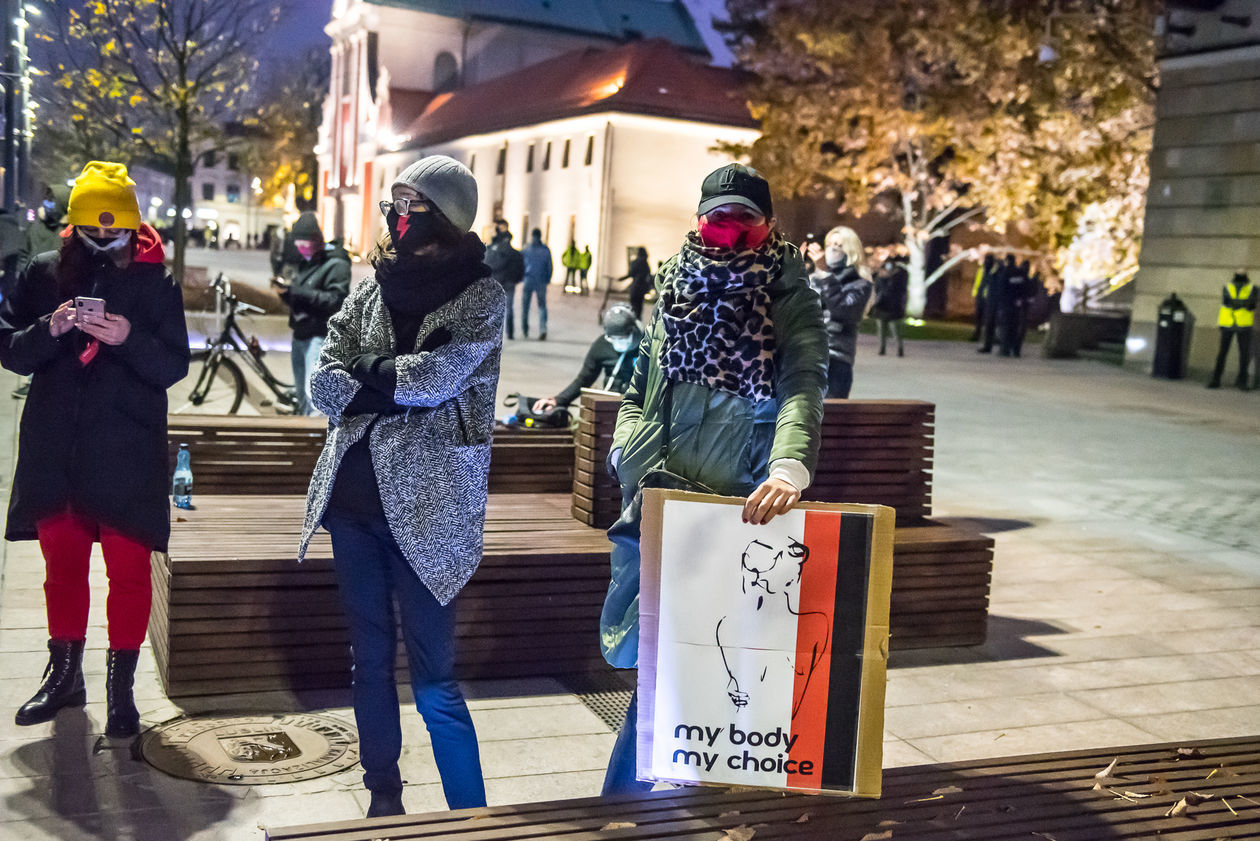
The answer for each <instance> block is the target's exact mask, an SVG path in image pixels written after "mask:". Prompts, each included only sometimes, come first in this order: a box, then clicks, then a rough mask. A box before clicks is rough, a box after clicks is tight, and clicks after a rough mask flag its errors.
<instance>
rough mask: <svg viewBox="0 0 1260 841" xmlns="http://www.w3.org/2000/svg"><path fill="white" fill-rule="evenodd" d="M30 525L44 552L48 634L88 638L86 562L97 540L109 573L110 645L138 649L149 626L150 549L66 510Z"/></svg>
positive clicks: (108, 610) (151, 587)
mask: <svg viewBox="0 0 1260 841" xmlns="http://www.w3.org/2000/svg"><path fill="white" fill-rule="evenodd" d="M35 528H36V531H37V532H38V533H39V548H40V551H41V552H43V554H44V569H45V574H44V601H45V604H46V605H47V608H48V635H49V636H50V637H52V638H53V639H58V640H81V639H85V638H86V637H87V622H88V604H89V602H90V596H89V589H88V564H89V562H90V560H91V557H92V544H93V543H95V542H96V541H97V540H99V541H100V543H101V553H102V554H103V555H104V556H105V574H106V575H107V576H108V577H109V596H108V597H107V598H106V600H105V616H106V618H107V619H108V621H109V647H110V648H113V649H116V650H138V649H139V648H140V646H141V644H142V643H143V642H144V633H145V630H146V629H147V628H148V626H149V605H150V603H151V602H152V601H153V581H152V579H151V578H150V571H149V547H148V546H146V545H145V544H143V543H141V542H139V541H137V540H134V539H133V538H130V537H127V536H126V535H124V534H119V533H118V532H116V531H114V530H113V529H111V528H109V527H108V526H105V525H102V524H100V523H97V522H95V521H93V520H91V519H88V518H85V517H82V516H80V515H78V514H76V513H74V512H73V511H69V510H67V511H65V512H63V513H61V514H56V515H54V516H52V517H47V518H45V519H43V520H40V521H39V522H38V523H37V524H36V526H35Z"/></svg>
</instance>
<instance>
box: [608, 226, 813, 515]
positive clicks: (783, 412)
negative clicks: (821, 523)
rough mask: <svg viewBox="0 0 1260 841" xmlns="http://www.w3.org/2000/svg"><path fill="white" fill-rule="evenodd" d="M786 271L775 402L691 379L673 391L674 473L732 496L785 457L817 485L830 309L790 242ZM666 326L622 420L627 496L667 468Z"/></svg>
mask: <svg viewBox="0 0 1260 841" xmlns="http://www.w3.org/2000/svg"><path fill="white" fill-rule="evenodd" d="M787 248H788V255H787V259H786V260H785V261H784V268H783V273H782V275H781V276H780V277H779V278H778V279H777V280H776V281H774V283H773V285H772V286H771V289H770V293H771V302H770V318H771V320H772V321H773V322H774V332H775V339H776V342H777V345H778V350H777V352H776V353H775V358H774V393H775V400H771V401H767V402H765V403H762V404H761V405H760V406H757V405H756V404H754V403H753V402H752V401H750V400H747V399H745V398H743V397H740V396H738V395H735V394H730V393H728V392H724V391H716V390H712V389H708V388H705V387H704V386H700V385H695V384H692V383H679V382H675V383H673V385H672V386H671V389H672V392H673V393H672V396H671V398H670V403H671V410H670V420H669V455H668V458H667V460H666V462H667V463H666V464H665V465H664V466H665V467H666V469H668V470H670V471H671V472H673V473H676V474H678V475H680V476H683V477H685V478H687V479H690V480H692V481H695V482H699V483H701V484H703V485H706V486H708V487H709V488H711V489H712V490H714V491H717V492H718V493H722V494H728V495H731V496H747V495H748V494H750V493H751V492H752V491H753V490H754V489H755V488H756V486H757V485H758V484H759V483H760V482H761V481H763V480H764V479H765V478H766V475H767V472H768V466H769V464H770V463H771V462H774V461H777V460H778V459H785V458H786V459H795V460H797V461H800V462H802V463H803V464H804V465H805V466H806V467H807V468H808V469H809V474H810V477H811V479H812V477H813V475H814V467H815V466H816V464H817V462H818V447H819V444H820V443H821V440H820V438H821V436H820V429H821V424H822V415H823V395H824V394H825V393H826V389H827V333H826V328H825V327H824V325H823V316H822V305H821V303H820V302H819V299H818V293H816V292H815V291H814V290H813V289H811V288H810V286H809V281H808V279H807V277H806V273H805V264H804V261H803V260H802V259H801V255H800V252H799V251H798V250H797V249H796V248H795V247H794V246H792V245H788V246H787ZM677 266H678V257H677V256H676V255H675V256H674V257H672V258H670V260H669V261H668V262H666V264H665V265H664V266H662V267H661V270H660V272H659V273H658V275H657V291H658V292H659V291H660V289H661V288H662V287H663V285H664V284H665V283H670V282H672V281H673V278H674V273H675V272H676V271H677ZM664 339H665V327H664V325H663V324H662V323H661V320H660V319H659V318H656V317H653V319H652V324H651V325H650V326H649V328H648V332H647V335H646V336H645V337H644V344H642V345H641V346H640V348H639V358H638V362H637V363H636V365H635V369H634V377H633V378H632V380H631V382H630V388H629V390H627V391H626V395H625V398H624V399H623V400H622V402H621V409H620V411H619V412H618V414H617V427H616V430H615V431H614V433H613V443H612V449H613V451H614V452H615V451H616V450H618V449H620V450H621V456H620V461H619V462H618V464H617V475H618V478H619V479H620V480H621V486H622V492H623V495H624V496H625V498H626V499H627V500H628V499H629V497H630V496H632V495H633V493H634V491H635V489H636V488H638V486H639V482H640V481H641V480H642V479H643V476H644V475H645V474H646V473H647V472H648V471H650V470H652V469H655V468H659V467H661V466H662V464H661V436H662V430H663V428H664V427H663V424H662V423H661V398H662V397H663V394H664V384H665V382H666V379H665V376H664V373H663V372H662V371H661V369H660V366H659V364H658V362H657V360H658V359H659V356H660V347H661V343H662V342H663V341H664Z"/></svg>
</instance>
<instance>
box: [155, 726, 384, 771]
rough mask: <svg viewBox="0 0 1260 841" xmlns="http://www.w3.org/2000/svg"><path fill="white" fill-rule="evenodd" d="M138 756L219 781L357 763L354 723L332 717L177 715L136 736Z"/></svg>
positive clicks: (165, 767)
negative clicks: (185, 716) (138, 743)
mask: <svg viewBox="0 0 1260 841" xmlns="http://www.w3.org/2000/svg"><path fill="white" fill-rule="evenodd" d="M140 755H141V756H143V757H144V760H145V761H146V762H148V763H149V764H150V765H152V766H153V767H154V768H157V769H158V770H159V771H163V772H165V773H167V774H170V775H171V776H173V777H181V778H183V779H186V780H197V781H199V782H206V783H218V784H220V785H259V784H266V783H292V782H298V781H299V780H312V779H315V778H317V777H326V776H328V775H329V774H336V773H337V772H339V771H344V770H346V769H347V768H350V767H351V766H353V765H355V764H356V763H357V762H358V761H359V735H358V732H357V731H356V730H355V729H354V726H353V725H351V724H349V723H347V722H345V721H343V720H342V719H340V718H337V717H336V716H332V715H321V714H317V713H294V714H290V715H206V716H196V717H192V718H178V719H175V720H174V721H170V722H167V723H166V724H162V725H159V726H157V727H154V728H152V729H151V730H148V731H146V732H145V734H144V735H143V736H141V737H140Z"/></svg>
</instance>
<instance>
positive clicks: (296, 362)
mask: <svg viewBox="0 0 1260 841" xmlns="http://www.w3.org/2000/svg"><path fill="white" fill-rule="evenodd" d="M323 349H324V337H323V336H311V337H310V338H309V339H296V338H295V339H294V340H293V348H292V349H291V350H290V351H289V358H290V359H291V360H292V362H293V391H294V393H296V394H297V414H299V415H309V414H311V413H312V412H313V411H315V407H314V406H312V405H311V374H313V373H314V372H315V366H316V365H317V364H318V363H319V352H320V351H321V350H323Z"/></svg>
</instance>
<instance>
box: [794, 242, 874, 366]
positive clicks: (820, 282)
mask: <svg viewBox="0 0 1260 841" xmlns="http://www.w3.org/2000/svg"><path fill="white" fill-rule="evenodd" d="M809 284H810V286H813V287H814V289H816V290H817V291H818V294H819V295H820V296H821V297H822V305H823V317H824V319H825V320H826V323H827V352H828V353H829V354H830V355H831V356H832V357H833V358H836V359H839V360H841V361H843V362H848V363H849V364H853V359H854V357H855V356H856V355H857V336H858V325H859V324H861V323H862V318H863V317H864V316H865V315H866V304H867V302H869V301H870V299H871V294H872V292H873V290H874V285H873V284H872V283H871V282H870V281H869V280H867V279H866V278H864V277H862V275H861V274H859V273H858V270H857V269H855V268H854V267H853V266H845V267H844V268H842V269H840V270H839V272H838V273H832V272H830V271H816V272H814V273H813V274H812V275H810V277H809Z"/></svg>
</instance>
